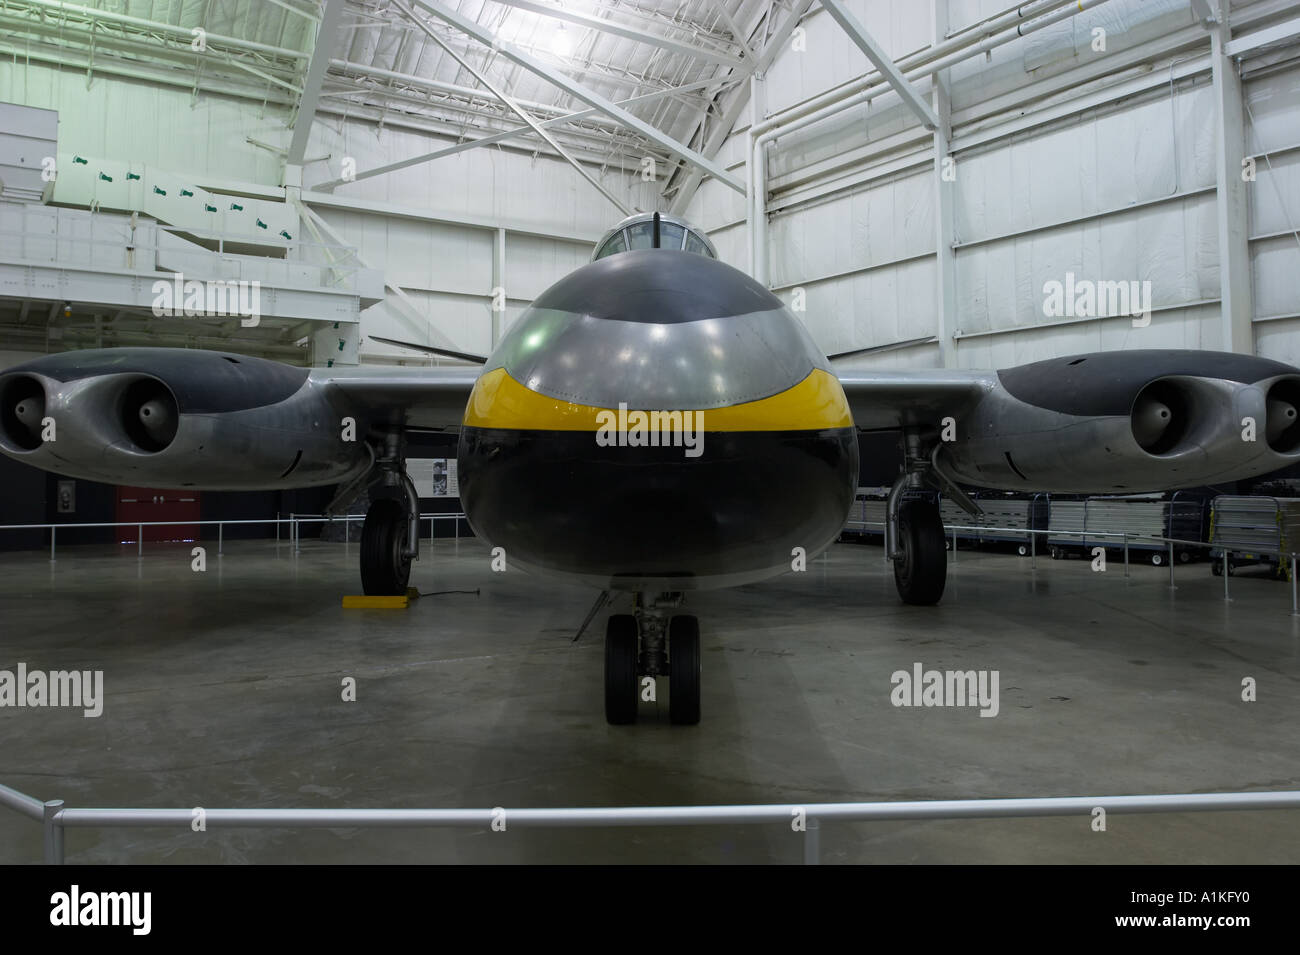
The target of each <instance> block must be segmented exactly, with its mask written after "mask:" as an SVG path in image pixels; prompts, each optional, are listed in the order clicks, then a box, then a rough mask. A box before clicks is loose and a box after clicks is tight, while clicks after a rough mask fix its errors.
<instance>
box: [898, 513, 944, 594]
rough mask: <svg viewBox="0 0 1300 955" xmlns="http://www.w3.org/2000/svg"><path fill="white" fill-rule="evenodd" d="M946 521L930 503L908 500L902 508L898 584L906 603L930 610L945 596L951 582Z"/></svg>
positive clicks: (899, 516)
mask: <svg viewBox="0 0 1300 955" xmlns="http://www.w3.org/2000/svg"><path fill="white" fill-rule="evenodd" d="M944 536H945V535H944V533H943V520H942V519H941V518H940V517H939V508H938V506H937V505H935V504H933V503H931V502H930V501H904V502H903V503H902V505H901V506H900V507H899V509H898V546H899V550H900V554H899V556H898V559H896V560H895V561H894V584H895V586H897V587H898V595H899V596H900V597H902V598H903V603H909V604H914V605H916V606H921V607H928V606H931V605H933V604H937V603H938V602H939V600H940V598H942V597H943V588H944V584H945V583H947V581H948V555H947V553H946V552H945V551H944V546H943V544H944Z"/></svg>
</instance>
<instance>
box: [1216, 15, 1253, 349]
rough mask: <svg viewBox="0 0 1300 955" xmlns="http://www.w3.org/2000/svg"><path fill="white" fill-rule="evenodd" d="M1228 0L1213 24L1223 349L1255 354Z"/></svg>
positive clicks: (1242, 134) (1242, 139) (1242, 147)
mask: <svg viewBox="0 0 1300 955" xmlns="http://www.w3.org/2000/svg"><path fill="white" fill-rule="evenodd" d="M1227 8H1228V0H1219V17H1218V22H1217V23H1212V24H1211V25H1210V64H1211V80H1212V82H1213V88H1214V100H1215V106H1216V113H1217V120H1218V125H1217V129H1216V131H1215V132H1216V136H1217V142H1216V143H1215V153H1214V166H1215V184H1216V190H1217V191H1216V194H1215V199H1216V214H1217V216H1218V233H1219V298H1220V299H1221V308H1222V312H1221V315H1222V319H1221V320H1222V338H1221V341H1222V348H1223V350H1224V351H1230V352H1238V353H1240V354H1247V355H1253V354H1254V353H1255V336H1254V330H1253V329H1252V328H1251V324H1250V320H1251V317H1252V315H1253V314H1254V298H1253V295H1252V291H1251V269H1250V246H1249V243H1248V242H1247V241H1246V239H1247V236H1248V235H1249V234H1250V233H1249V228H1250V223H1249V221H1248V215H1247V209H1246V188H1247V183H1246V181H1245V180H1244V179H1243V178H1242V175H1241V174H1242V165H1241V163H1242V160H1243V159H1244V158H1245V155H1246V127H1245V122H1244V120H1243V115H1244V112H1245V111H1244V109H1243V107H1242V95H1243V94H1242V87H1241V74H1240V73H1239V72H1238V71H1237V64H1236V63H1234V62H1233V61H1232V59H1231V58H1230V57H1229V56H1228V55H1227V54H1226V53H1225V52H1224V46H1225V44H1227V42H1228V40H1229V39H1230V30H1229V27H1228V22H1227V21H1228V9H1227Z"/></svg>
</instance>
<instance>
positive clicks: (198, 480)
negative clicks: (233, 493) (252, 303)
mask: <svg viewBox="0 0 1300 955" xmlns="http://www.w3.org/2000/svg"><path fill="white" fill-rule="evenodd" d="M337 401H338V399H337V398H330V397H328V396H327V395H326V393H325V390H324V389H323V388H322V387H321V386H320V385H318V384H316V383H314V382H313V381H312V380H311V379H310V378H309V376H308V370H307V369H305V368H294V367H292V366H289V365H282V364H280V363H279V362H273V361H266V360H264V359H260V358H249V357H247V356H243V355H230V354H224V353H221V352H209V351H199V350H188V349H171V348H112V349H102V350H96V351H86V352H66V353H62V354H58V355H49V356H46V357H44V358H39V359H36V360H34V361H31V362H27V363H26V364H23V365H19V366H17V367H15V368H12V369H10V370H8V371H7V372H5V373H3V374H0V449H3V450H4V451H5V452H6V453H7V454H9V455H10V456H11V457H14V458H16V459H18V460H21V461H25V462H26V463H29V464H31V465H33V466H35V467H39V468H44V469H46V470H49V471H54V472H57V473H59V474H66V475H69V476H71V477H79V478H85V479H87V480H93V481H104V482H107V483H112V484H132V485H140V486H146V487H174V488H178V487H195V488H204V489H208V490H245V489H263V490H273V489H276V488H293V487H311V486H313V485H319V484H333V483H336V482H339V481H342V480H345V479H347V478H349V477H351V476H353V475H355V474H356V473H358V472H359V471H360V470H361V469H362V468H364V467H366V466H368V465H369V463H370V456H369V452H368V451H367V449H366V445H365V443H364V441H363V440H362V438H364V430H363V429H362V428H361V426H358V427H357V429H356V440H351V441H345V440H343V424H342V419H343V418H344V417H345V416H347V415H349V414H350V411H349V409H347V408H343V407H339V406H337V405H336V402H337Z"/></svg>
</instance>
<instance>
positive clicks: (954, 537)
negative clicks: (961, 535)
mask: <svg viewBox="0 0 1300 955" xmlns="http://www.w3.org/2000/svg"><path fill="white" fill-rule="evenodd" d="M952 560H953V563H956V562H957V525H956V524H954V525H952Z"/></svg>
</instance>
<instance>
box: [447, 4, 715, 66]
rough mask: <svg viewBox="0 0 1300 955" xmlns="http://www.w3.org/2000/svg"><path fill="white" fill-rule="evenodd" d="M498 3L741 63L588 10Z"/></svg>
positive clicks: (674, 49) (674, 50) (665, 47)
mask: <svg viewBox="0 0 1300 955" xmlns="http://www.w3.org/2000/svg"><path fill="white" fill-rule="evenodd" d="M495 2H497V3H500V4H504V5H505V6H507V7H515V8H517V9H519V10H527V11H529V12H530V13H536V14H539V15H541V16H544V17H552V18H553V19H556V20H565V21H567V22H569V23H575V24H577V25H578V26H583V27H587V28H589V29H592V30H598V31H600V32H601V33H610V34H613V35H614V36H620V37H623V38H624V39H626V40H635V41H636V42H637V43H648V44H649V45H651V46H657V47H659V48H660V49H662V50H668V51H669V52H671V53H679V54H681V55H682V56H689V57H693V58H695V59H697V60H710V61H712V62H714V63H725V64H726V65H727V66H739V65H740V63H741V59H740V57H738V56H733V55H732V54H730V53H727V52H724V51H722V50H709V49H705V48H704V47H698V46H692V45H691V44H689V43H680V42H678V41H677V40H672V39H669V38H668V37H665V36H660V35H658V34H655V33H650V32H647V31H646V30H638V29H636V28H635V27H629V26H624V25H622V24H621V23H617V22H615V21H613V20H603V19H601V18H600V17H595V16H592V15H591V14H588V13H578V12H577V11H575V10H566V9H564V8H563V7H555V6H550V5H549V4H545V3H534V2H533V0H495ZM430 12H432V11H430Z"/></svg>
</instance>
